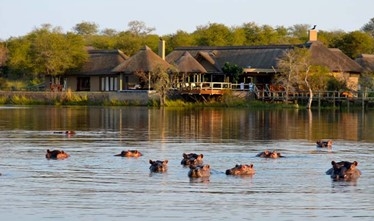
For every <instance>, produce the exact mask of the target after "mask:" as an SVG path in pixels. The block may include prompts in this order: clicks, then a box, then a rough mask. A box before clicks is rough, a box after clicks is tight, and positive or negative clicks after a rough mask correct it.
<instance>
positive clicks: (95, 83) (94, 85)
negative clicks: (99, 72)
mask: <svg viewBox="0 0 374 221" xmlns="http://www.w3.org/2000/svg"><path fill="white" fill-rule="evenodd" d="M90 91H100V77H99V76H92V77H90Z"/></svg>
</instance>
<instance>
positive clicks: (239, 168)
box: [226, 164, 255, 175]
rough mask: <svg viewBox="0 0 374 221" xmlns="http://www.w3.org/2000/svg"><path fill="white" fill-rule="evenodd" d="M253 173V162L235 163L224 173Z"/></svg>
mask: <svg viewBox="0 0 374 221" xmlns="http://www.w3.org/2000/svg"><path fill="white" fill-rule="evenodd" d="M254 173H255V169H254V168H253V164H250V165H248V164H237V165H236V166H235V167H233V168H231V169H228V170H226V175H252V174H254Z"/></svg>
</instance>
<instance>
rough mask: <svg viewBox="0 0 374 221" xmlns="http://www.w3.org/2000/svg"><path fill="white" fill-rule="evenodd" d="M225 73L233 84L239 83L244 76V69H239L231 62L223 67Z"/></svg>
mask: <svg viewBox="0 0 374 221" xmlns="http://www.w3.org/2000/svg"><path fill="white" fill-rule="evenodd" d="M222 71H223V73H225V74H226V75H228V76H229V77H230V79H231V82H233V83H237V82H238V80H239V77H240V75H242V74H243V68H242V67H239V66H238V65H236V64H231V63H230V62H225V64H224V65H223V67H222Z"/></svg>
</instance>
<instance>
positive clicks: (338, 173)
mask: <svg viewBox="0 0 374 221" xmlns="http://www.w3.org/2000/svg"><path fill="white" fill-rule="evenodd" d="M331 165H332V168H331V169H330V170H328V172H329V173H327V172H326V173H327V174H329V175H330V176H331V178H332V179H334V180H353V179H357V178H358V177H360V175H361V171H360V170H358V169H357V168H356V167H357V165H358V162H357V161H354V162H349V161H341V162H338V163H337V162H335V161H331Z"/></svg>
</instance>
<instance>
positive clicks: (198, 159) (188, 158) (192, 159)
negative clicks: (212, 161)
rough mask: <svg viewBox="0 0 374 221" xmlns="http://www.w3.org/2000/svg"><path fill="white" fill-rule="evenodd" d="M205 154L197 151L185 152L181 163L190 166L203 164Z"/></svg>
mask: <svg viewBox="0 0 374 221" xmlns="http://www.w3.org/2000/svg"><path fill="white" fill-rule="evenodd" d="M203 157H204V155H203V154H196V153H188V154H187V153H183V159H182V161H181V164H182V165H183V166H190V165H202V164H203Z"/></svg>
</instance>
